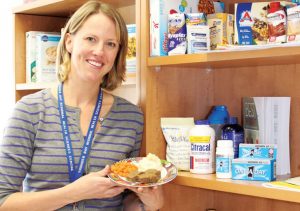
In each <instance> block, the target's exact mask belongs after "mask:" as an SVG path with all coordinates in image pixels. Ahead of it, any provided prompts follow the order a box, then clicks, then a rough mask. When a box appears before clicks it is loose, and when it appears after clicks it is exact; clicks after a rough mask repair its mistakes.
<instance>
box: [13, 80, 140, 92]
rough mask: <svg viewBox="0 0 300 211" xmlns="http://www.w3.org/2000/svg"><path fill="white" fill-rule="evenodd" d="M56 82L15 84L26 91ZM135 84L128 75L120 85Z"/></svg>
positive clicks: (42, 87) (19, 89)
mask: <svg viewBox="0 0 300 211" xmlns="http://www.w3.org/2000/svg"><path fill="white" fill-rule="evenodd" d="M56 84H57V83H55V82H54V83H17V84H16V90H17V91H26V90H41V89H47V88H51V87H53V86H56ZM135 84H136V78H133V77H129V78H127V80H126V81H125V82H124V83H123V84H122V86H128V85H135Z"/></svg>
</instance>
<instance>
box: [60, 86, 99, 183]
mask: <svg viewBox="0 0 300 211" xmlns="http://www.w3.org/2000/svg"><path fill="white" fill-rule="evenodd" d="M57 95H58V110H59V116H60V122H61V129H62V134H63V138H64V144H65V150H66V158H67V162H68V170H69V179H70V182H73V181H75V180H77V179H78V178H79V177H81V176H82V174H83V171H84V166H85V164H86V161H87V158H88V156H89V152H90V149H91V144H92V140H93V138H94V133H95V129H96V125H97V121H98V118H99V115H100V111H101V107H102V100H103V92H102V90H101V88H100V90H99V93H98V99H97V103H96V105H95V108H94V112H93V116H92V119H91V122H90V125H89V129H88V133H87V136H86V138H85V139H84V145H83V148H82V150H81V155H80V159H79V163H78V166H77V169H75V161H74V154H73V149H72V142H71V138H70V133H69V128H68V121H67V115H66V108H65V102H64V95H63V83H62V84H60V85H59V86H58V90H57Z"/></svg>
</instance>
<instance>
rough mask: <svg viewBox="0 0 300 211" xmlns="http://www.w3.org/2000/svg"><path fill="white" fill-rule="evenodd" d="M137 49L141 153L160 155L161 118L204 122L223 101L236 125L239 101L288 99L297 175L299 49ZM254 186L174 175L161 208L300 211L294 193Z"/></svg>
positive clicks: (229, 3)
mask: <svg viewBox="0 0 300 211" xmlns="http://www.w3.org/2000/svg"><path fill="white" fill-rule="evenodd" d="M149 2H150V0H147V1H142V4H141V14H145V15H143V16H141V37H143V38H146V40H147V41H149V37H150V35H149V17H150V14H149ZM223 2H225V7H226V8H229V9H232V8H233V5H234V3H235V2H245V1H240V0H224V1H223ZM227 11H228V10H227ZM231 12H233V11H231ZM142 45H143V46H142V48H141V49H142V50H141V70H142V72H141V103H142V108H143V110H144V112H145V119H146V124H145V135H144V136H145V137H144V138H145V142H144V143H145V153H148V152H152V153H155V154H157V155H159V156H160V157H162V158H163V157H165V152H166V142H165V139H164V137H163V134H162V131H161V128H160V118H161V117H195V119H203V118H206V117H207V115H208V113H209V111H210V109H211V108H212V106H214V105H217V104H225V105H227V106H228V109H229V113H230V114H231V115H232V116H237V117H238V118H239V120H240V119H241V114H242V97H243V96H291V98H292V102H291V121H290V154H291V158H290V160H291V172H292V176H298V175H300V159H298V157H299V154H300V142H299V139H300V132H299V131H300V130H299V127H300V118H299V117H300V92H299V91H300V83H298V80H299V77H300V65H299V63H300V46H297V47H278V48H269V49H260V50H244V51H233V52H228V51H227V52H225V51H224V52H209V53H203V54H195V55H179V56H165V57H149V42H145V43H143V44H142ZM144 45H145V46H144ZM261 184H262V183H261V182H249V181H239V180H235V181H233V180H228V179H227V180H226V179H223V180H222V179H216V178H215V175H194V174H190V173H188V172H180V173H179V175H178V177H177V178H176V179H175V180H174V181H173V182H171V183H170V184H167V185H165V186H164V188H165V193H166V206H165V208H164V209H162V210H166V211H167V210H172V211H173V210H195V211H196V210H197V211H198V210H206V209H208V208H215V209H216V210H222V211H223V210H225V211H227V210H243V211H244V210H249V211H250V210H278V211H279V210H289V209H290V210H300V200H299V199H300V193H299V192H289V191H284V190H277V189H268V188H264V187H262V185H261Z"/></svg>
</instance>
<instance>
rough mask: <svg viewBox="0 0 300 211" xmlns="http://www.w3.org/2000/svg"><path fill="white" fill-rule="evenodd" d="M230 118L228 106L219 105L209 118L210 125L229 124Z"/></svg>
mask: <svg viewBox="0 0 300 211" xmlns="http://www.w3.org/2000/svg"><path fill="white" fill-rule="evenodd" d="M228 118H229V114H228V111H227V108H226V106H224V105H217V106H215V107H214V109H213V110H212V112H211V113H210V115H209V116H208V121H209V124H225V123H227V121H228Z"/></svg>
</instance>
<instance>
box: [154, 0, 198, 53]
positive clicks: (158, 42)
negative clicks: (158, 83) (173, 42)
mask: <svg viewBox="0 0 300 211" xmlns="http://www.w3.org/2000/svg"><path fill="white" fill-rule="evenodd" d="M194 12H198V1H195V0H185V1H182V0H172V1H170V0H151V1H150V56H166V55H168V48H167V45H168V15H169V14H173V13H185V14H186V13H194Z"/></svg>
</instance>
